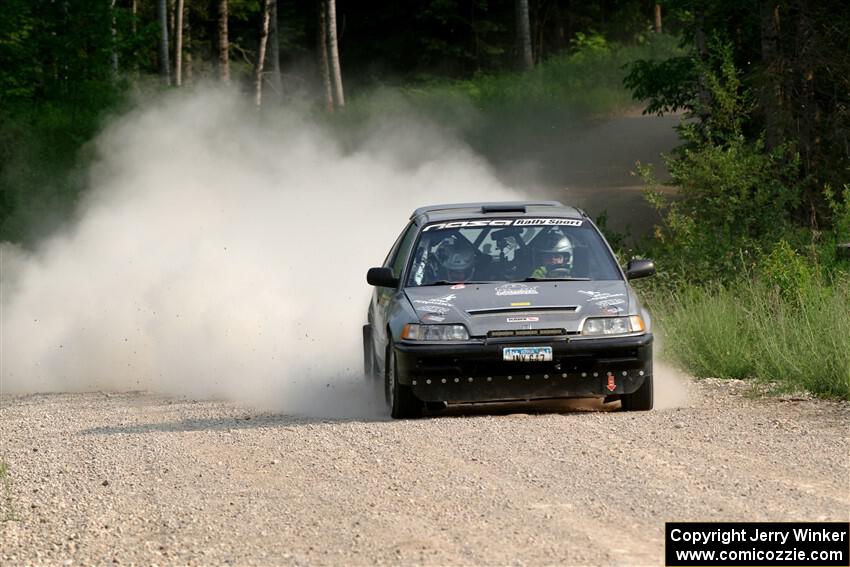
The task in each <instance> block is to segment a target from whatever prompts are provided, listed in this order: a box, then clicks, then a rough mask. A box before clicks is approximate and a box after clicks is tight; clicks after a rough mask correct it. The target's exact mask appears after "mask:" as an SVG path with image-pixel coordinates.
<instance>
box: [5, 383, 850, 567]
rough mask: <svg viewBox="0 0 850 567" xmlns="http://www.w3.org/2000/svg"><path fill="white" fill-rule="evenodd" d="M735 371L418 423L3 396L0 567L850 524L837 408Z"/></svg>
mask: <svg viewBox="0 0 850 567" xmlns="http://www.w3.org/2000/svg"><path fill="white" fill-rule="evenodd" d="M735 384H736V383H728V382H727V383H721V382H713V381H708V382H692V383H690V385H689V386H688V389H689V390H690V394H689V400H688V401H686V402H684V404H683V405H682V406H681V407H678V408H671V409H661V410H656V411H652V412H648V413H619V412H616V411H606V408H605V407H602V406H594V405H592V404H588V403H586V402H585V403H581V404H580V403H564V404H556V405H553V404H549V405H521V406H509V407H499V408H491V409H489V410H487V411H485V410H481V409H475V410H474V411H473V410H472V409H469V408H467V409H455V410H453V411H450V412H448V413H447V414H444V415H442V416H438V417H432V418H430V419H425V420H418V421H389V420H386V419H385V418H382V417H375V418H374V419H366V420H363V419H360V420H334V419H316V418H296V417H287V416H280V415H268V414H261V413H257V412H254V411H252V410H250V409H247V408H244V407H239V406H237V405H233V404H229V403H223V402H204V401H191V400H179V399H168V398H162V397H158V396H153V395H149V394H143V393H124V394H103V393H94V394H56V395H30V396H23V397H10V396H5V397H3V399H2V405H0V441H2V445H0V447H2V449H1V450H2V456H3V458H4V459H5V462H6V463H7V465H8V468H9V472H8V474H7V476H6V478H5V479H2V480H0V491H2V499H0V500H1V501H2V504H0V513H2V516H3V519H4V520H6V521H3V522H0V564H3V565H17V564H69V565H77V564H113V563H117V564H138V565H149V564H159V565H170V564H193V565H194V564H198V565H204V564H238V565H308V564H334V565H372V564H429V565H452V564H499V565H539V564H561V565H591V564H593V565H596V564H609V565H643V564H646V565H660V564H662V562H663V529H664V522H665V521H675V520H678V521H686V520H693V521H696V520H704V521H715V520H748V521H758V520H776V521H791V520H813V521H814V520H842V521H847V520H848V517H850V482H849V481H850V461H848V454H850V451H848V449H850V439H848V437H849V436H848V424H850V407H848V405H847V404H846V403H835V402H826V401H814V400H799V399H791V400H787V399H786V400H782V399H777V398H754V397H752V396H749V395H746V394H745V393H741V392H738V391H736V389H742V388H743V387H742V386H740V385H737V386H736V385H735ZM611 405H612V406H616V404H611Z"/></svg>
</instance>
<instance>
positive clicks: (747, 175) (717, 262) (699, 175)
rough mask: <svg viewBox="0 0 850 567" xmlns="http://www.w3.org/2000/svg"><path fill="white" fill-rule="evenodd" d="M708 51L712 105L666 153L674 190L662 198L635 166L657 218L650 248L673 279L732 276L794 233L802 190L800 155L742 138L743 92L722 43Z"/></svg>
mask: <svg viewBox="0 0 850 567" xmlns="http://www.w3.org/2000/svg"><path fill="white" fill-rule="evenodd" d="M715 50H716V53H717V57H718V60H719V61H720V63H719V65H718V71H717V72H713V71H709V70H708V69H706V70H705V77H706V84H707V85H708V87H709V88H710V92H711V94H712V99H711V100H712V101H713V102H712V106H711V108H710V109H706V110H707V111H706V118H705V120H704V121H702V122H686V123H685V124H684V125H683V126H682V127H681V128H680V134H681V136H682V138H683V139H684V141H685V145H684V146H683V147H682V148H681V149H680V151H679V152H678V153H677V154H675V155H674V156H667V157H666V158H665V163H666V165H667V168H668V171H669V173H670V178H671V180H670V184H671V185H674V186H676V187H677V188H678V193H677V194H676V196H675V197H674V198H672V199H668V198H665V197H664V196H663V195H662V194H661V193H660V192H659V191H657V186H658V184H659V183H658V181H657V180H656V179H655V178H654V175H653V172H652V170H651V169H650V168H647V167H639V173H640V174H641V176H642V177H643V179H644V180H645V182H646V183H647V184H648V191H647V193H646V194H647V199H648V200H649V202H650V204H652V205H653V206H654V207H655V208H656V209H657V210H658V211H659V213H660V214H661V216H662V223H661V224H660V225H659V226H658V227H656V233H655V236H656V242H655V243H654V244H653V245H652V248H653V254H654V255H655V256H657V257H659V258H660V259H662V260H664V261H666V263H667V265H668V267H669V269H670V270H672V271H673V274H674V277H675V278H676V279H679V280H682V281H689V282H699V281H706V280H714V279H721V280H723V279H727V280H728V279H734V278H735V277H737V275H738V272H739V270H740V269H741V268H742V267H747V266H748V265H751V264H752V261H753V259H754V258H755V257H756V256H757V255H758V254H760V253H761V251H762V250H765V249H769V248H770V247H771V246H772V243H774V242H776V241H778V240H779V239H781V238H785V239H789V238H791V239H796V238H797V236H796V235H797V229H796V228H795V226H794V225H793V223H792V222H791V220H792V219H791V212H792V211H793V210H794V209H795V208H796V207H797V206H798V204H799V202H800V198H801V192H802V189H801V186H800V183H799V178H798V175H797V173H798V166H799V163H798V159H799V158H798V157H797V156H794V155H790V156H789V154H788V151H787V149H786V148H784V147H780V148H775V149H773V150H771V151H768V150H767V149H766V148H765V147H764V143H763V142H762V140H761V139H756V140H754V141H751V140H748V139H747V138H746V137H745V136H744V134H743V125H742V121H743V120H745V119H746V117H747V113H748V111H749V109H750V101H749V96H748V93H747V92H746V91H745V90H743V89H742V85H741V82H740V78H739V76H738V73H737V71H736V69H735V66H734V64H733V63H732V60H731V51H730V50H729V49H728V47H727V46H724V45H721V44H717V45H716V46H715Z"/></svg>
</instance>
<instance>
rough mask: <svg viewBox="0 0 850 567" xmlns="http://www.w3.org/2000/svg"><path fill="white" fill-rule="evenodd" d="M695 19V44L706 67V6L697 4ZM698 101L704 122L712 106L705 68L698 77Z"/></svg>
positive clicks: (700, 115)
mask: <svg viewBox="0 0 850 567" xmlns="http://www.w3.org/2000/svg"><path fill="white" fill-rule="evenodd" d="M694 19H695V20H696V22H695V23H696V28H695V30H694V43H695V45H696V48H697V57H698V58H699V64H700V66H702V67H704V66H705V65H707V64H708V46H707V45H706V42H705V6H703V5H702V4H700V3H699V2H697V4H696V10H695V13H694ZM697 99H698V101H697V109H696V110H697V116H699V118H700V120H702V121H703V122H704V121H705V119H706V118H707V117H708V113H709V108H710V106H711V92H710V91H709V90H708V85H707V84H706V79H705V69H704V68H700V69H699V76H698V77H697Z"/></svg>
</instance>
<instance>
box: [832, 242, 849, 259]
mask: <svg viewBox="0 0 850 567" xmlns="http://www.w3.org/2000/svg"><path fill="white" fill-rule="evenodd" d="M835 255H836V256H838V257H839V258H841V259H843V260H850V242H842V243H841V244H836V245H835Z"/></svg>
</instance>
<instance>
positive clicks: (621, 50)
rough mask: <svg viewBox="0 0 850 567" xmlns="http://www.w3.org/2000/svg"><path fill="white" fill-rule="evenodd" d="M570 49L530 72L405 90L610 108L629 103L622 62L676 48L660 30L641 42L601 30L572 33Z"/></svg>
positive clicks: (440, 97)
mask: <svg viewBox="0 0 850 567" xmlns="http://www.w3.org/2000/svg"><path fill="white" fill-rule="evenodd" d="M573 45H574V49H573V50H571V51H568V52H564V53H561V54H558V55H555V56H553V57H551V58H549V59H547V60H546V61H544V62H542V63H540V64H539V65H537V66H536V67H535V68H534V69H532V70H531V71H528V72H524V73H519V72H503V73H497V74H485V73H481V74H477V75H476V76H474V77H473V78H471V79H466V80H457V81H431V82H427V83H423V84H422V85H420V86H416V87H408V88H405V89H404V92H405V94H406V95H408V96H409V97H411V98H413V99H414V100H415V102H416V103H417V105H418V104H425V105H431V104H441V103H442V102H443V101H445V100H446V99H448V100H451V99H457V98H461V99H468V100H469V101H471V102H472V104H474V105H475V106H476V107H477V108H479V109H482V110H494V111H496V112H498V113H500V114H501V115H503V116H504V113H506V112H520V113H525V112H528V111H529V109H531V110H535V109H537V110H539V109H540V108H546V107H554V106H557V107H560V108H564V107H567V108H570V109H573V110H575V111H576V112H580V113H590V114H608V113H612V112H617V111H620V110H623V109H625V108H629V107H630V106H631V105H632V102H631V97H630V95H629V93H628V92H627V91H626V90H625V89H624V88H623V77H624V75H625V67H626V66H627V65H628V64H629V63H631V62H633V61H635V60H637V59H639V58H662V57H668V56H670V54H671V53H674V52H675V50H676V49H677V48H676V41H675V39H674V38H671V37H669V36H659V37H658V38H656V39H655V40H654V41H652V42H647V43H645V44H643V45H624V44H620V43H615V42H609V41H607V40H605V38H604V37H602V36H600V35H599V34H582V33H578V34H576V40H575V41H574V43H573Z"/></svg>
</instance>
